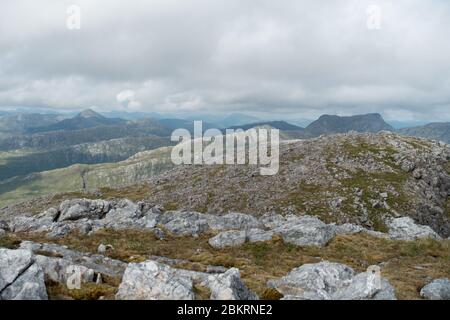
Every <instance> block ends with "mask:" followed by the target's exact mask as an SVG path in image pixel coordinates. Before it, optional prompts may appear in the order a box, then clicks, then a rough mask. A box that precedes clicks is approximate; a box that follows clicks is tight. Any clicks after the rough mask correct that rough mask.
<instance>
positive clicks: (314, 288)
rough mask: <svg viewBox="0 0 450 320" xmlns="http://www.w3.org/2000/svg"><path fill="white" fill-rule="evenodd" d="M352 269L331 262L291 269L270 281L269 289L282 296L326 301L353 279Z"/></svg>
mask: <svg viewBox="0 0 450 320" xmlns="http://www.w3.org/2000/svg"><path fill="white" fill-rule="evenodd" d="M354 275H355V272H354V271H353V269H352V268H350V267H348V266H346V265H343V264H339V263H333V262H327V261H325V262H320V263H315V264H304V265H302V266H301V267H298V268H295V269H293V270H292V271H291V272H289V273H288V274H287V275H286V276H284V277H283V278H281V279H279V280H271V281H269V283H268V286H269V287H272V288H275V289H276V290H277V291H279V292H280V293H281V294H283V295H284V296H295V297H302V298H304V299H313V300H326V299H331V297H332V295H333V294H334V293H335V292H336V291H337V290H338V289H339V288H340V287H341V286H342V283H344V282H347V283H349V282H350V281H351V279H352V278H353V277H354Z"/></svg>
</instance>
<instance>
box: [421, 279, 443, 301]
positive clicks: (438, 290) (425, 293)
mask: <svg viewBox="0 0 450 320" xmlns="http://www.w3.org/2000/svg"><path fill="white" fill-rule="evenodd" d="M420 295H421V296H422V297H423V298H426V299H429V300H450V279H448V278H442V279H436V280H433V281H432V282H430V283H429V284H427V285H426V286H425V287H423V288H422V290H420Z"/></svg>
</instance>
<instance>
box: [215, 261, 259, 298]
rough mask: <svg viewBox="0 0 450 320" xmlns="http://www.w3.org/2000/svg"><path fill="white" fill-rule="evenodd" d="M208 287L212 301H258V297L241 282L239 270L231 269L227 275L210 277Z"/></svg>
mask: <svg viewBox="0 0 450 320" xmlns="http://www.w3.org/2000/svg"><path fill="white" fill-rule="evenodd" d="M208 287H209V289H210V290H211V299H212V300H257V299H258V296H257V295H256V294H255V293H253V292H252V291H250V290H249V289H248V288H247V287H246V286H245V284H244V283H243V282H242V280H241V275H240V272H239V270H238V269H236V268H231V269H228V270H227V271H226V272H225V273H222V274H219V275H214V276H210V277H209V278H208Z"/></svg>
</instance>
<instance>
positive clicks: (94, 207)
mask: <svg viewBox="0 0 450 320" xmlns="http://www.w3.org/2000/svg"><path fill="white" fill-rule="evenodd" d="M109 209H110V203H109V202H108V201H106V200H89V199H71V200H65V201H63V202H62V203H61V204H60V206H59V212H60V214H59V217H58V221H66V220H78V219H82V218H89V219H100V218H102V217H103V216H104V215H105V214H107V213H108V211H109Z"/></svg>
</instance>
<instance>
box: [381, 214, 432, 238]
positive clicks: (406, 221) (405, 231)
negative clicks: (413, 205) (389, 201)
mask: <svg viewBox="0 0 450 320" xmlns="http://www.w3.org/2000/svg"><path fill="white" fill-rule="evenodd" d="M388 227H389V236H390V238H391V239H394V240H416V239H420V238H433V239H441V237H440V236H439V235H438V234H437V233H436V232H434V231H433V229H431V228H430V227H429V226H421V225H418V224H416V223H415V222H414V220H413V219H411V218H409V217H402V218H397V219H392V220H391V221H390V222H388Z"/></svg>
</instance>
